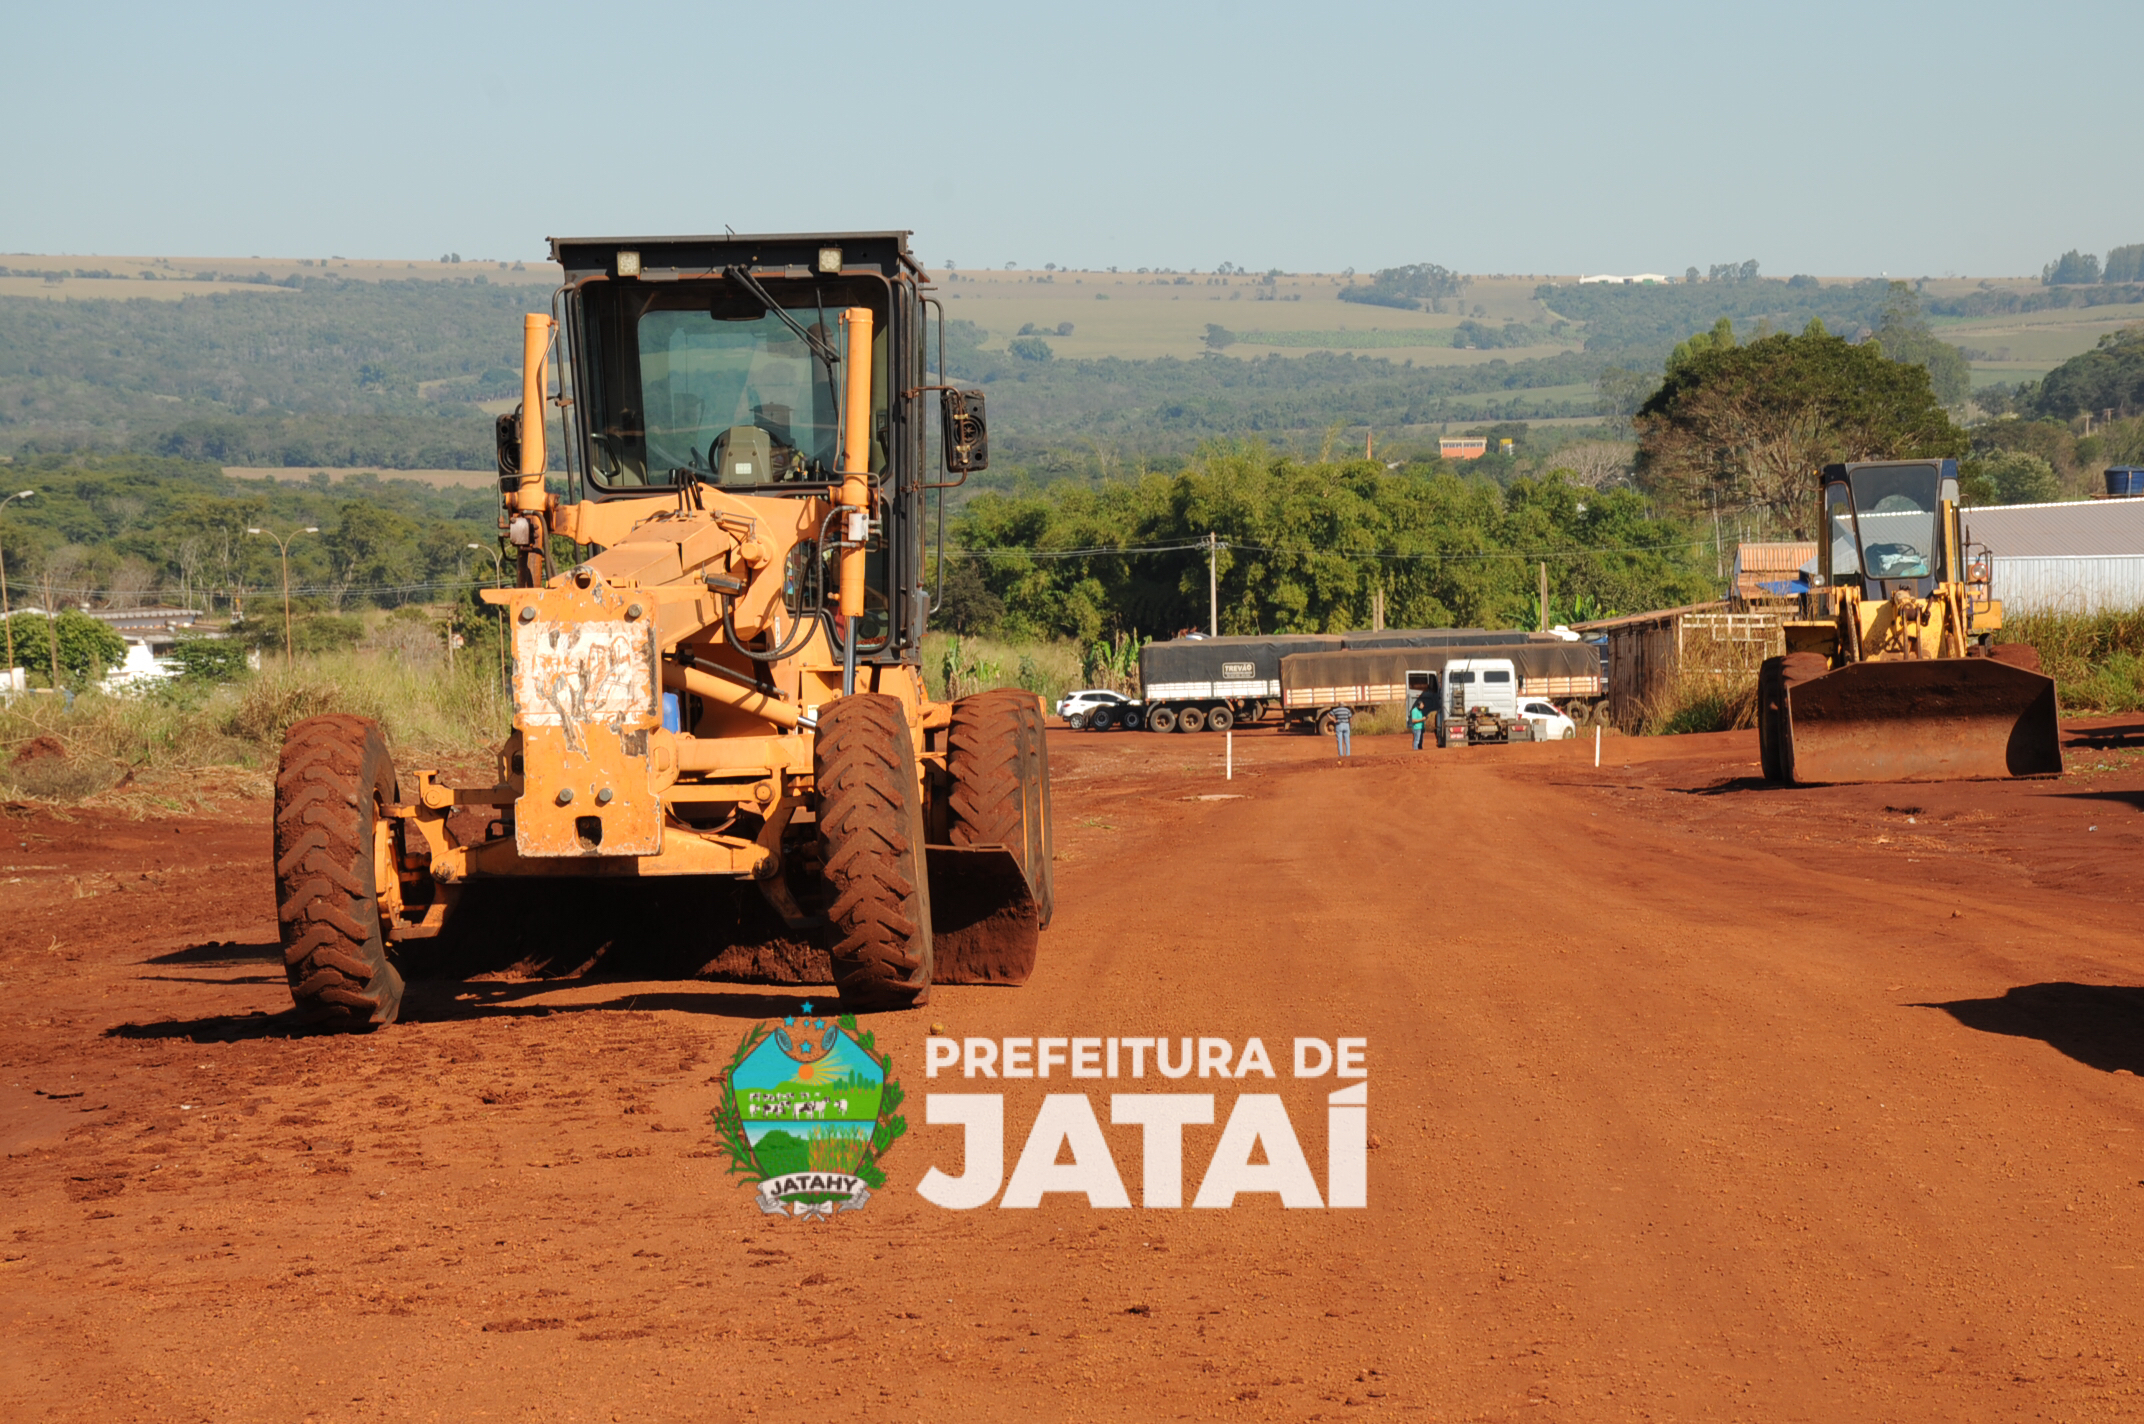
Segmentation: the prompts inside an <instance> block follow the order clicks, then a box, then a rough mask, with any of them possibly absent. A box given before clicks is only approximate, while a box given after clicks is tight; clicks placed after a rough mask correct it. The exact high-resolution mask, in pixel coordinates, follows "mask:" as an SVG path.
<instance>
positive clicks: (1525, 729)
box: [1437, 658, 1534, 747]
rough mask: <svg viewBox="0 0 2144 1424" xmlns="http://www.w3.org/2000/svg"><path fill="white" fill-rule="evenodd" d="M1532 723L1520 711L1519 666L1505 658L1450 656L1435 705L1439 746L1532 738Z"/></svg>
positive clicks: (1520, 740) (1458, 745)
mask: <svg viewBox="0 0 2144 1424" xmlns="http://www.w3.org/2000/svg"><path fill="white" fill-rule="evenodd" d="M1533 739H1534V728H1533V723H1531V722H1529V721H1527V720H1526V718H1524V717H1523V716H1521V715H1520V714H1519V676H1518V669H1517V668H1516V667H1515V666H1513V664H1512V661H1511V659H1509V658H1453V659H1452V660H1451V661H1450V662H1448V663H1446V664H1445V665H1444V696H1443V697H1441V698H1440V699H1438V704H1437V745H1438V746H1440V747H1463V746H1467V745H1469V744H1474V745H1480V744H1483V743H1504V742H1530V741H1532V740H1533Z"/></svg>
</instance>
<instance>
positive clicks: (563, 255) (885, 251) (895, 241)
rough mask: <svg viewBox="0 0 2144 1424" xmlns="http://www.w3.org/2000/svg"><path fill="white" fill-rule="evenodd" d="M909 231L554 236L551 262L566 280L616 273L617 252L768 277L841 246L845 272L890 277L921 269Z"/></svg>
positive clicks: (647, 264) (647, 265) (663, 267)
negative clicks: (869, 272) (859, 270)
mask: <svg viewBox="0 0 2144 1424" xmlns="http://www.w3.org/2000/svg"><path fill="white" fill-rule="evenodd" d="M908 237H909V234H908V232H907V231H905V230H903V231H895V232H781V233H737V232H731V233H719V234H708V235H704V236H698V237H554V238H551V239H550V243H551V260H552V261H554V262H556V263H558V264H559V266H561V267H563V268H564V269H565V270H566V274H567V276H568V278H569V279H570V278H572V277H575V276H591V275H595V274H598V273H600V274H605V275H610V276H615V275H617V254H618V253H620V252H637V253H639V254H640V264H641V270H642V271H643V272H648V271H670V272H706V271H710V270H712V269H715V268H720V267H731V266H741V267H751V268H754V269H757V270H758V271H759V272H761V273H766V274H768V275H781V273H779V272H773V273H768V271H767V269H770V268H780V269H787V268H790V267H802V268H805V269H806V270H807V271H810V270H815V269H816V266H817V263H818V257H819V249H820V248H822V247H838V248H840V249H841V265H842V268H843V270H845V271H846V270H853V269H855V268H859V267H868V268H876V269H877V270H878V271H879V272H880V273H882V274H884V275H886V276H891V275H893V273H894V272H896V271H898V270H899V269H900V268H902V267H904V266H905V267H907V268H908V269H910V270H911V271H914V272H917V273H921V272H922V270H923V269H922V266H921V264H919V263H918V262H917V261H916V259H915V258H914V257H913V256H912V255H911V254H910V253H909V250H908Z"/></svg>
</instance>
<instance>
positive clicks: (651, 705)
mask: <svg viewBox="0 0 2144 1424" xmlns="http://www.w3.org/2000/svg"><path fill="white" fill-rule="evenodd" d="M905 237H906V235H905V234H901V233H863V234H857V233H846V234H838V235H831V236H798V237H737V236H726V237H722V238H663V239H654V238H648V239H554V240H553V242H552V244H551V249H552V255H553V257H554V259H555V260H556V261H557V262H558V263H559V264H560V265H561V266H562V267H563V269H564V272H565V280H564V284H563V285H562V286H561V287H560V289H559V291H558V292H557V294H556V295H555V298H554V301H553V304H552V311H551V314H550V315H542V314H532V315H530V316H528V317H527V318H526V325H525V330H524V379H523V399H522V403H521V408H520V410H519V411H518V412H516V413H515V414H513V415H509V416H505V417H501V419H500V422H499V426H500V429H499V455H500V489H501V516H500V524H501V534H502V537H503V539H504V540H505V542H506V544H507V546H508V547H509V549H510V550H511V551H512V554H513V558H514V568H515V572H516V578H515V586H514V587H511V588H504V589H497V590H489V591H486V593H485V594H484V597H485V598H486V599H487V600H488V601H490V602H493V603H496V604H498V605H499V606H500V607H501V609H502V612H503V615H504V618H505V620H506V625H507V627H508V628H509V629H510V639H511V643H510V648H511V661H510V663H509V669H510V678H511V683H512V694H513V708H514V714H513V725H512V729H511V733H510V735H508V736H507V737H506V739H505V742H504V745H503V747H502V748H501V751H500V755H499V764H498V776H497V780H496V783H495V784H494V785H492V786H488V787H452V786H448V785H446V784H444V783H443V782H442V781H441V779H440V777H439V775H438V773H437V772H434V771H428V770H419V771H412V772H407V773H402V774H398V773H397V772H396V770H395V768H394V766H393V763H392V760H391V757H390V754H389V751H388V748H387V746H386V743H385V740H384V738H383V736H382V734H381V732H380V729H379V728H378V727H377V726H376V725H374V724H373V723H370V722H368V721H365V720H364V719H361V718H355V717H344V716H330V717H321V718H313V719H310V720H308V721H305V722H301V723H299V724H297V725H296V726H295V727H293V728H292V729H291V732H290V734H289V738H288V741H287V743H286V746H285V750H284V753H283V759H282V764H281V767H280V770H279V775H278V779H277V793H276V856H277V888H278V894H279V900H280V915H281V921H282V928H283V943H284V951H285V956H286V960H287V964H288V968H289V974H290V983H291V989H292V993H293V995H294V996H295V998H296V999H297V1001H298V1003H299V1005H300V1007H301V1008H310V1009H315V1010H318V1011H319V1012H320V1013H321V1014H323V1015H325V1016H327V1017H330V1018H338V1019H341V1020H343V1021H345V1022H347V1023H350V1024H353V1025H362V1024H368V1023H370V1024H377V1023H385V1022H390V1021H392V1019H393V1018H394V1017H395V1014H396V1009H397V1005H398V1003H399V1001H400V997H401V979H400V977H399V975H398V973H397V971H396V969H395V967H394V964H393V962H392V959H393V954H394V952H395V951H396V948H397V947H398V946H402V945H406V944H409V943H411V942H414V941H417V940H420V939H424V938H428V937H432V936H436V935H438V934H439V933H440V932H441V931H442V930H443V929H445V928H446V927H447V925H448V924H449V922H450V921H451V920H452V917H453V914H454V909H455V904H456V901H457V899H458V897H459V895H460V893H461V891H462V889H463V887H465V886H467V885H468V884H470V883H471V882H473V881H477V880H483V879H498V880H507V881H524V882H525V881H527V880H529V879H534V878H545V879H554V880H560V879H570V878H575V877H606V878H616V877H624V878H643V879H652V878H656V877H664V876H715V877H725V878H729V879H732V880H736V881H740V882H749V883H750V884H752V885H754V886H756V887H757V889H758V891H759V892H760V893H761V894H763V895H764V896H765V898H766V900H767V902H768V904H769V905H770V906H772V908H773V909H774V911H775V912H776V913H777V914H778V915H779V916H780V917H781V919H782V920H783V922H784V923H785V924H787V925H788V926H789V927H790V929H792V930H796V931H800V932H810V933H813V934H815V935H817V936H818V937H819V939H820V943H821V944H823V946H824V948H825V950H826V952H827V956H828V960H829V963H830V968H831V972H832V977H833V979H834V981H835V983H836V984H837V985H838V986H839V989H840V993H841V996H842V1000H843V1002H844V1004H846V1005H848V1006H850V1007H853V1008H866V1009H874V1008H901V1007H907V1006H910V1005H914V1004H920V1003H922V1002H924V1001H925V1000H926V999H927V997H928V995H929V992H930V988H931V985H932V984H933V983H934V982H955V983H972V982H1010V983H1017V982H1020V981H1022V980H1024V979H1025V977H1026V976H1027V974H1028V972H1029V970H1030V969H1031V967H1032V965H1033V963H1034V958H1035V949H1036V940H1037V932H1038V931H1039V930H1040V929H1041V928H1042V926H1044V925H1046V924H1047V923H1048V922H1049V918H1050V911H1051V898H1052V886H1051V879H1052V877H1051V865H1050V862H1051V856H1052V838H1051V832H1050V798H1049V768H1048V757H1047V752H1046V748H1045V745H1044V740H1043V731H1042V708H1041V705H1040V702H1039V700H1038V699H1037V698H1035V697H1034V696H1033V695H1031V694H1028V693H1024V692H1019V691H1000V692H987V693H983V694H980V695H978V696H973V697H967V698H963V699H961V700H960V701H958V702H953V703H943V702H935V701H933V700H931V698H930V696H929V694H928V693H927V691H926V690H925V687H924V682H923V677H922V674H921V671H920V656H921V648H922V642H923V632H924V624H925V620H926V617H927V615H928V611H929V605H928V599H927V597H926V594H925V589H924V579H923V571H924V559H925V536H926V528H925V524H926V520H925V514H926V510H927V509H928V507H929V504H928V500H929V495H930V494H931V492H933V491H942V490H943V489H945V488H947V487H949V486H950V485H952V484H957V483H958V482H959V481H960V480H962V479H964V478H965V477H966V475H967V474H968V473H969V472H971V471H974V470H980V469H982V468H984V467H985V464H986V462H987V445H986V438H987V437H986V432H985V427H984V422H983V404H982V398H981V395H980V393H976V392H968V391H964V390H958V389H954V388H952V387H949V386H947V385H946V384H944V382H943V378H942V377H941V376H934V375H933V374H932V372H931V371H930V370H929V369H928V368H927V365H926V360H925V356H926V339H925V338H926V335H927V333H928V332H929V330H930V326H931V321H932V318H931V317H930V315H929V309H930V308H931V307H934V306H936V303H935V301H933V300H932V299H931V298H930V297H929V295H928V278H927V275H926V274H925V273H924V272H923V271H922V270H921V268H920V267H919V266H918V265H917V263H916V262H915V260H914V259H913V258H912V257H911V256H910V255H909V252H908V248H907V244H906V240H905ZM936 321H937V323H938V330H937V335H938V337H939V347H940V349H941V352H942V347H943V325H942V323H943V313H942V311H941V312H940V313H939V314H938V316H937V318H936ZM554 354H555V355H556V358H557V366H556V370H557V380H556V381H555V383H554V381H553V380H552V377H551V372H552V369H553V367H552V358H553V356H554ZM937 370H938V371H940V372H942V371H943V362H942V360H941V361H940V362H939V363H938V365H937ZM547 412H555V414H556V416H557V418H558V420H559V422H560V429H561V431H562V435H563V439H562V443H563V446H564V449H563V451H562V452H561V454H562V458H561V459H559V460H557V461H553V460H552V459H550V457H549V452H548V451H547V441H546V436H545V415H546V413H547ZM934 433H935V434H936V435H937V437H938V439H937V441H936V443H937V445H938V447H939V453H938V458H937V459H935V460H932V461H931V462H930V466H931V467H930V468H926V455H927V452H928V449H929V446H930V444H931V443H932V441H931V436H932V434H934ZM561 466H562V467H563V468H562V470H561V469H560V468H559V467H561ZM941 468H942V469H943V470H944V471H945V473H946V477H945V478H941V477H940V475H939V471H940V469H941ZM547 476H549V479H550V481H555V482H556V487H553V486H551V485H550V484H549V483H548V482H547ZM942 497H943V496H942V494H941V495H940V498H941V499H942ZM938 528H939V531H940V535H941V537H942V532H943V520H942V509H941V518H940V521H939V524H938ZM469 808H473V809H474V811H475V812H476V815H475V816H474V817H473V818H472V817H471V816H469V815H464V816H462V817H460V818H459V819H458V821H457V824H464V825H466V824H467V823H468V822H469V821H470V820H471V819H475V820H476V821H478V823H479V824H482V825H484V826H485V829H484V830H483V832H482V833H481V834H474V835H470V836H467V837H464V836H462V835H458V834H456V833H455V832H454V831H453V830H452V829H450V816H452V814H453V813H454V812H456V811H457V810H466V809H469ZM680 929H681V932H684V933H690V932H691V927H689V926H682V927H680Z"/></svg>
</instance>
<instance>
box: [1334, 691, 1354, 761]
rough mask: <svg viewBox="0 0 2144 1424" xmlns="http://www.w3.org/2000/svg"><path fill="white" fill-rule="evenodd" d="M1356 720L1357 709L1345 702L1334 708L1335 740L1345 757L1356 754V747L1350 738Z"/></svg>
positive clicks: (1340, 752)
mask: <svg viewBox="0 0 2144 1424" xmlns="http://www.w3.org/2000/svg"><path fill="white" fill-rule="evenodd" d="M1354 720H1355V709H1354V708H1352V707H1349V706H1348V705H1346V704H1345V703H1342V704H1341V705H1340V706H1338V707H1335V708H1334V709H1333V741H1334V742H1335V744H1336V745H1337V747H1338V750H1339V754H1340V755H1341V756H1343V757H1350V756H1353V755H1354V754H1355V750H1354V747H1353V745H1352V744H1351V743H1350V741H1349V738H1348V733H1349V731H1350V728H1351V724H1352V723H1353V722H1354Z"/></svg>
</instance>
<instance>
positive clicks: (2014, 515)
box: [1965, 499, 2144, 559]
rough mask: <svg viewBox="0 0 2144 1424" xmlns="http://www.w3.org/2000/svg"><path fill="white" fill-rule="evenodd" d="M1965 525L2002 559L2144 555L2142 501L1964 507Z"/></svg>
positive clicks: (2084, 501) (1974, 536)
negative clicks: (2078, 555)
mask: <svg viewBox="0 0 2144 1424" xmlns="http://www.w3.org/2000/svg"><path fill="white" fill-rule="evenodd" d="M1965 527H1966V530H1967V534H1968V537H1969V538H1970V539H1972V540H1973V542H1975V543H1979V544H1985V545H1987V546H1988V552H1990V553H1992V554H1998V555H2001V556H2002V557H2004V558H2011V559H2036V558H2053V557H2060V556H2062V555H2065V554H2068V555H2077V554H2091V555H2106V554H2144V499H2080V500H2071V501H2068V502H2066V503H2063V504H2004V505H1993V506H1990V507H1988V508H1986V509H1968V510H1966V511H1965Z"/></svg>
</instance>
